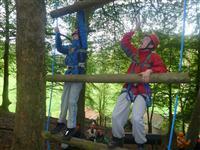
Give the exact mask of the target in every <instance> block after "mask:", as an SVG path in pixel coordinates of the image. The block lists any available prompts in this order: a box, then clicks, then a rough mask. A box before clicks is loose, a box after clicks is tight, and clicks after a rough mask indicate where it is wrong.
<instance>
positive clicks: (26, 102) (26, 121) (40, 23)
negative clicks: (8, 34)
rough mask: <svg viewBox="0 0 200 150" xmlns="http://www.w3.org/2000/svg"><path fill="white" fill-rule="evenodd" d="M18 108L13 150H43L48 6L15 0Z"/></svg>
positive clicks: (42, 0) (39, 0)
mask: <svg viewBox="0 0 200 150" xmlns="http://www.w3.org/2000/svg"><path fill="white" fill-rule="evenodd" d="M16 8H17V39H16V56H17V104H16V116H15V127H14V141H13V146H12V149H14V150H22V149H28V150H41V149H44V140H43V138H42V136H41V131H42V130H43V129H44V121H45V112H46V109H45V41H44V39H45V22H46V18H45V16H46V12H45V2H44V0H37V1H35V0H28V1H27V0H16Z"/></svg>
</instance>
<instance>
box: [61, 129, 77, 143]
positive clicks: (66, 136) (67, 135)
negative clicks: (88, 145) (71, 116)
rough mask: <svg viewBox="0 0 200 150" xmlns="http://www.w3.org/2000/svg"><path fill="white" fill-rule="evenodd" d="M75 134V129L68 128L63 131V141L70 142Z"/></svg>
mask: <svg viewBox="0 0 200 150" xmlns="http://www.w3.org/2000/svg"><path fill="white" fill-rule="evenodd" d="M75 134H76V128H68V129H67V130H65V132H64V135H63V140H70V139H71V138H72V137H73V136H74V135H75Z"/></svg>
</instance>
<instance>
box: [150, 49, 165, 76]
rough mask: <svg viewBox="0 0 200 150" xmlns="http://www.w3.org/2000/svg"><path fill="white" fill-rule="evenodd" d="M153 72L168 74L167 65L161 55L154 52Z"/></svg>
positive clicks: (152, 57)
mask: <svg viewBox="0 0 200 150" xmlns="http://www.w3.org/2000/svg"><path fill="white" fill-rule="evenodd" d="M151 59H152V68H151V69H152V71H153V73H164V72H167V68H166V65H165V64H164V62H163V60H162V59H161V57H160V55H158V54H157V53H155V52H153V53H152V56H151Z"/></svg>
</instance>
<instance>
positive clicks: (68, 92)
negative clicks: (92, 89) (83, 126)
mask: <svg viewBox="0 0 200 150" xmlns="http://www.w3.org/2000/svg"><path fill="white" fill-rule="evenodd" d="M82 87H83V84H82V83H69V82H65V83H64V87H63V94H62V98H61V100H62V101H61V106H60V109H61V111H60V115H59V119H58V122H60V123H65V122H66V117H67V111H68V113H69V114H68V119H67V127H68V128H75V127H76V116H77V102H78V99H79V94H80V91H81V89H82Z"/></svg>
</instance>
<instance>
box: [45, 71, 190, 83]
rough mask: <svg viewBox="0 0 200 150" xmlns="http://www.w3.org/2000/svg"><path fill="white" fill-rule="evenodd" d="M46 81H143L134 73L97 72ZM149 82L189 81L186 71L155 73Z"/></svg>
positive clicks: (64, 76) (49, 78)
mask: <svg viewBox="0 0 200 150" xmlns="http://www.w3.org/2000/svg"><path fill="white" fill-rule="evenodd" d="M46 79H47V81H51V82H52V81H56V82H94V83H125V82H134V83H139V82H143V81H142V77H141V76H139V75H136V74H98V75H54V76H53V77H52V75H48V76H47V77H46ZM149 82H150V83H187V82H190V78H189V76H188V73H175V72H173V73H172V72H168V73H155V74H152V75H151V76H150V81H149Z"/></svg>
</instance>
